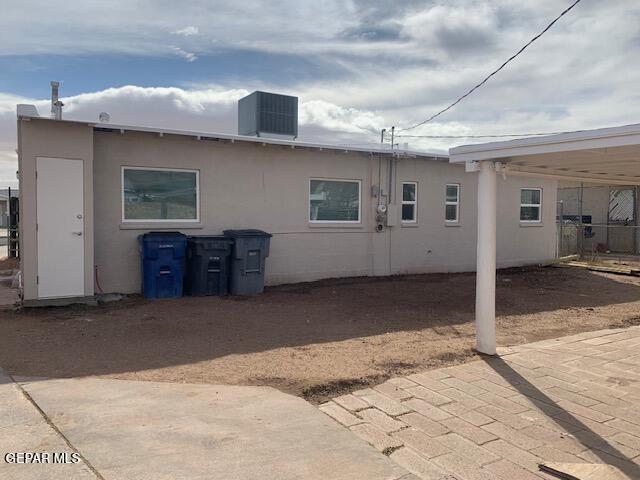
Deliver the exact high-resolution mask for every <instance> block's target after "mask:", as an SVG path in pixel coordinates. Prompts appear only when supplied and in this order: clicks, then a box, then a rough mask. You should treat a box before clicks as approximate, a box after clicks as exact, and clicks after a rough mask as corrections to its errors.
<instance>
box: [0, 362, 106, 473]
mask: <svg viewBox="0 0 640 480" xmlns="http://www.w3.org/2000/svg"><path fill="white" fill-rule="evenodd" d="M17 452H56V453H66V454H68V455H71V454H72V453H76V451H75V450H74V449H73V448H72V447H71V446H70V445H69V444H68V443H67V442H65V439H64V438H63V437H62V436H61V435H60V434H59V432H57V431H56V430H55V427H53V426H52V425H51V424H50V423H48V422H47V420H46V418H45V417H44V416H43V415H42V414H41V413H40V412H39V411H38V408H37V407H36V406H35V405H34V404H33V403H32V402H31V401H30V400H29V399H28V398H27V397H26V396H25V395H24V393H23V392H22V390H21V389H20V388H19V386H17V385H16V384H15V383H13V381H12V380H11V379H10V378H9V377H8V376H7V375H5V374H4V373H3V372H2V371H1V370H0V453H1V454H2V458H1V459H0V478H2V479H11V480H23V479H24V480H32V479H34V478H37V479H43V480H68V479H70V478H73V479H78V480H95V479H96V478H97V477H96V476H95V475H94V473H93V472H92V471H91V470H90V468H89V466H88V465H87V464H86V462H85V461H84V459H81V460H80V461H79V462H78V463H61V464H42V463H34V464H14V463H8V462H7V461H6V459H5V456H6V455H7V454H12V453H17ZM14 458H15V457H14Z"/></svg>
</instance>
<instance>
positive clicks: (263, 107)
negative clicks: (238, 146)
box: [238, 91, 298, 139]
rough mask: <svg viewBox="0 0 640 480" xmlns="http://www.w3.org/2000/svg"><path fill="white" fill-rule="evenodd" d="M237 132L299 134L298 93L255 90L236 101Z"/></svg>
mask: <svg viewBox="0 0 640 480" xmlns="http://www.w3.org/2000/svg"><path fill="white" fill-rule="evenodd" d="M238 133H239V134H240V135H255V136H257V137H275V138H286V139H293V138H296V137H297V136H298V97H292V96H289V95H279V94H277V93H268V92H260V91H256V92H253V93H252V94H250V95H247V96H246V97H244V98H241V99H240V101H239V102H238Z"/></svg>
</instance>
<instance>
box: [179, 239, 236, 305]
mask: <svg viewBox="0 0 640 480" xmlns="http://www.w3.org/2000/svg"><path fill="white" fill-rule="evenodd" d="M232 248H233V239H232V238H228V237H224V236H222V235H216V236H192V237H188V238H187V269H186V275H185V279H184V293H185V295H192V296H194V297H199V296H203V295H227V293H229V267H230V265H229V264H230V256H231V250H232Z"/></svg>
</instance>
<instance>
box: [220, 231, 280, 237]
mask: <svg viewBox="0 0 640 480" xmlns="http://www.w3.org/2000/svg"><path fill="white" fill-rule="evenodd" d="M224 234H225V236H226V237H231V238H241V237H272V236H273V235H271V234H270V233H267V232H263V231H262V230H255V229H248V230H225V231H224Z"/></svg>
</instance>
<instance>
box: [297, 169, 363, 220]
mask: <svg viewBox="0 0 640 480" xmlns="http://www.w3.org/2000/svg"><path fill="white" fill-rule="evenodd" d="M309 221H310V222H312V223H336V222H337V223H359V222H360V181H359V180H325V179H311V180H310V181H309Z"/></svg>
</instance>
